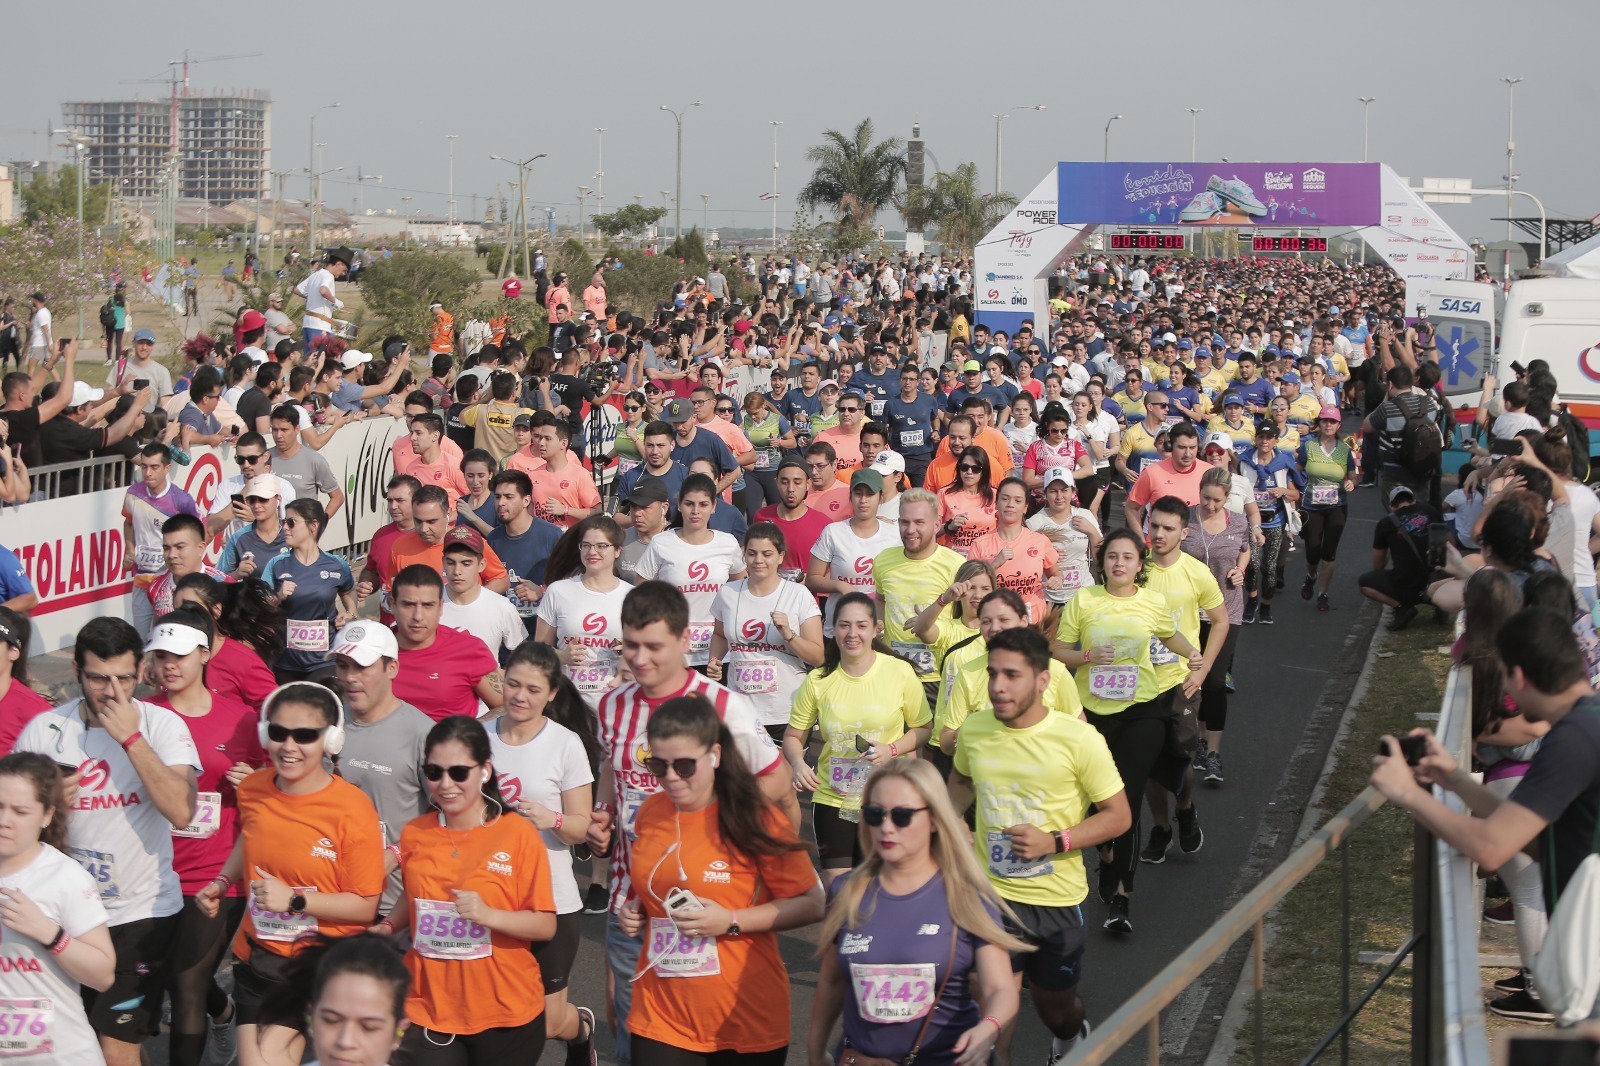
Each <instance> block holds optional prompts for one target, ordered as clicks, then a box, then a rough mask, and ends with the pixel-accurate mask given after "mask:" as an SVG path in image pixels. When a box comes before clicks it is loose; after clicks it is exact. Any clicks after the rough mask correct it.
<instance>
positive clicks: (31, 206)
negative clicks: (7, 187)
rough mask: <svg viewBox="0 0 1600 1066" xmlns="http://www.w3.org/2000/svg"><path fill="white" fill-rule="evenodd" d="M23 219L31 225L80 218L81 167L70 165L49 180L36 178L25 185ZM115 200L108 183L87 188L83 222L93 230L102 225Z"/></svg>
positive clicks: (86, 186) (64, 166) (84, 197)
mask: <svg viewBox="0 0 1600 1066" xmlns="http://www.w3.org/2000/svg"><path fill="white" fill-rule="evenodd" d="M21 191H22V217H23V220H24V221H27V222H38V221H40V220H41V219H47V218H70V219H76V218H77V217H78V168H77V167H76V166H73V165H72V164H71V163H67V164H65V165H63V166H62V168H61V169H60V170H59V171H57V172H56V176H55V178H54V179H53V180H52V179H51V178H48V177H39V178H34V179H33V180H32V181H30V182H27V183H25V184H24V185H23V186H22V190H21ZM110 201H111V186H109V185H106V184H104V183H101V184H98V185H85V186H84V188H83V222H84V225H86V226H89V227H90V228H93V227H96V226H99V225H102V224H103V223H104V222H105V219H106V207H107V205H108V204H109V203H110Z"/></svg>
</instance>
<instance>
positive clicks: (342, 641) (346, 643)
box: [333, 621, 400, 666]
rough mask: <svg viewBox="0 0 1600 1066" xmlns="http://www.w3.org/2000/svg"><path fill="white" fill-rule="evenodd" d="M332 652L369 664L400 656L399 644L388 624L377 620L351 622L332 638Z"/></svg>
mask: <svg viewBox="0 0 1600 1066" xmlns="http://www.w3.org/2000/svg"><path fill="white" fill-rule="evenodd" d="M333 654H335V655H343V656H345V657H346V658H348V659H354V660H355V661H356V662H357V663H358V664H359V665H361V666H371V665H372V664H373V663H375V662H377V661H378V660H379V659H398V658H400V645H399V644H397V643H395V639H394V633H393V632H392V631H391V630H390V629H389V627H388V626H382V625H379V624H378V623H377V622H368V621H360V622H351V623H350V624H349V625H347V626H345V627H344V628H343V629H341V630H339V633H338V635H337V636H335V637H334V638H333Z"/></svg>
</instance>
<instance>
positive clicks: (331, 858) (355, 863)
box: [233, 766, 385, 959]
mask: <svg viewBox="0 0 1600 1066" xmlns="http://www.w3.org/2000/svg"><path fill="white" fill-rule="evenodd" d="M276 777H277V772H276V771H275V770H273V769H272V768H271V767H270V766H269V767H267V768H266V769H264V770H257V771H256V772H255V773H253V774H251V775H250V776H249V777H247V778H245V779H244V780H243V781H241V782H239V788H238V790H237V791H238V797H239V835H240V836H241V837H243V838H244V877H243V878H242V880H245V881H250V880H254V879H255V877H256V872H255V871H256V867H258V866H259V867H260V868H261V869H263V870H265V871H266V872H267V873H269V874H271V875H272V876H273V877H276V878H277V879H278V880H280V881H282V882H283V883H284V884H286V885H288V886H289V887H291V888H296V889H308V890H311V891H315V892H353V893H355V894H356V895H358V896H372V897H373V899H374V905H376V899H377V897H378V896H380V895H382V894H383V882H384V878H385V874H384V870H383V827H382V825H381V824H380V823H379V821H378V811H377V808H375V807H373V805H372V801H371V800H370V799H368V798H367V794H366V793H365V792H362V791H361V790H360V789H359V788H357V787H356V786H354V785H352V784H351V783H350V782H348V781H346V780H345V779H344V778H342V777H335V778H333V779H332V780H331V781H330V782H329V784H328V785H327V787H326V788H323V789H320V790H318V791H316V792H312V793H309V794H308V795H304V796H300V795H290V794H289V793H287V792H284V791H283V790H281V789H280V788H278V786H277V783H276V781H275V779H276ZM261 917H262V922H263V927H262V928H261V929H259V930H258V929H257V926H256V912H255V909H254V907H249V908H246V910H245V914H244V920H243V921H241V922H240V923H239V932H238V933H237V934H236V935H235V936H234V938H233V953H234V954H235V955H237V956H238V957H239V958H241V959H248V958H249V957H250V949H251V948H252V947H259V948H262V949H264V950H266V951H270V952H272V953H273V954H274V955H293V954H296V953H297V952H298V951H299V950H300V949H301V948H302V947H303V946H304V944H305V942H306V941H307V940H308V939H309V938H310V937H312V936H313V935H314V934H318V933H320V934H321V935H322V936H325V937H341V936H354V935H355V934H356V933H359V932H361V931H362V930H364V929H365V928H366V927H367V926H368V925H371V924H372V923H371V921H366V922H340V921H332V920H329V919H317V918H312V917H310V916H309V915H285V914H271V913H269V914H265V915H262V916H261ZM268 922H270V923H271V924H270V925H267V924H266V923H268Z"/></svg>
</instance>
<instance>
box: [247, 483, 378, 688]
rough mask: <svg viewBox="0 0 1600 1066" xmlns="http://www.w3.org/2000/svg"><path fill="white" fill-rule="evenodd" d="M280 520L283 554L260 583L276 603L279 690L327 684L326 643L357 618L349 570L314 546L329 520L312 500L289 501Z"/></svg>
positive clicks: (329, 658) (330, 668)
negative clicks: (280, 639)
mask: <svg viewBox="0 0 1600 1066" xmlns="http://www.w3.org/2000/svg"><path fill="white" fill-rule="evenodd" d="M288 510H289V513H288V514H287V515H285V516H284V519H283V532H284V542H285V544H286V545H287V547H288V551H286V552H284V553H283V554H282V555H275V556H273V557H272V558H271V559H269V560H267V563H266V566H265V567H263V568H262V571H261V580H262V583H263V584H265V585H266V586H267V587H268V588H270V589H272V590H273V591H274V592H275V593H276V594H277V597H278V607H279V609H280V610H282V612H283V614H284V616H285V618H284V650H283V651H282V652H281V653H280V654H279V655H278V656H277V658H276V659H275V660H274V661H273V664H272V665H273V671H272V672H273V674H274V675H276V677H277V679H278V682H279V683H280V684H285V683H287V682H290V681H317V682H319V683H326V682H327V681H328V679H329V678H331V677H332V676H333V658H332V655H331V654H330V652H329V651H328V648H329V638H330V637H331V635H332V634H333V633H335V632H337V631H338V630H339V629H341V628H343V627H344V626H345V624H346V623H348V622H351V621H353V620H354V619H355V617H356V600H355V591H354V585H355V583H354V581H353V580H352V579H351V577H350V567H349V566H348V565H347V564H346V563H345V561H344V560H343V559H341V558H339V557H338V556H337V555H333V554H331V553H329V552H325V551H323V550H322V549H321V548H319V547H318V546H317V544H318V541H320V540H321V539H322V531H323V529H324V528H326V527H327V524H328V515H327V512H325V511H324V510H323V509H322V504H320V503H318V502H317V501H316V500H315V499H313V498H310V497H307V498H306V499H301V500H293V501H291V502H290V503H289V509H288Z"/></svg>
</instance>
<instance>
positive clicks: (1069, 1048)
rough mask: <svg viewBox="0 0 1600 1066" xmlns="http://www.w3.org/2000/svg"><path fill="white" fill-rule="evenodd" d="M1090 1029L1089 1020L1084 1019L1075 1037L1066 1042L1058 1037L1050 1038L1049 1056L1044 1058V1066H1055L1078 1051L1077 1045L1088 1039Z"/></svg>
mask: <svg viewBox="0 0 1600 1066" xmlns="http://www.w3.org/2000/svg"><path fill="white" fill-rule="evenodd" d="M1090 1028H1091V1027H1090V1025H1089V1019H1088V1018H1085V1019H1084V1020H1083V1025H1082V1026H1081V1027H1080V1028H1079V1029H1078V1035H1077V1036H1074V1037H1071V1038H1069V1039H1067V1040H1063V1039H1061V1038H1060V1037H1059V1036H1057V1037H1052V1038H1051V1040H1050V1054H1048V1055H1046V1056H1045V1060H1044V1066H1056V1063H1058V1062H1060V1061H1061V1060H1062V1059H1064V1058H1066V1057H1067V1056H1068V1055H1070V1054H1072V1053H1073V1052H1074V1051H1076V1050H1078V1045H1079V1044H1081V1043H1083V1042H1084V1041H1085V1040H1087V1039H1088V1038H1089V1032H1090Z"/></svg>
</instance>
